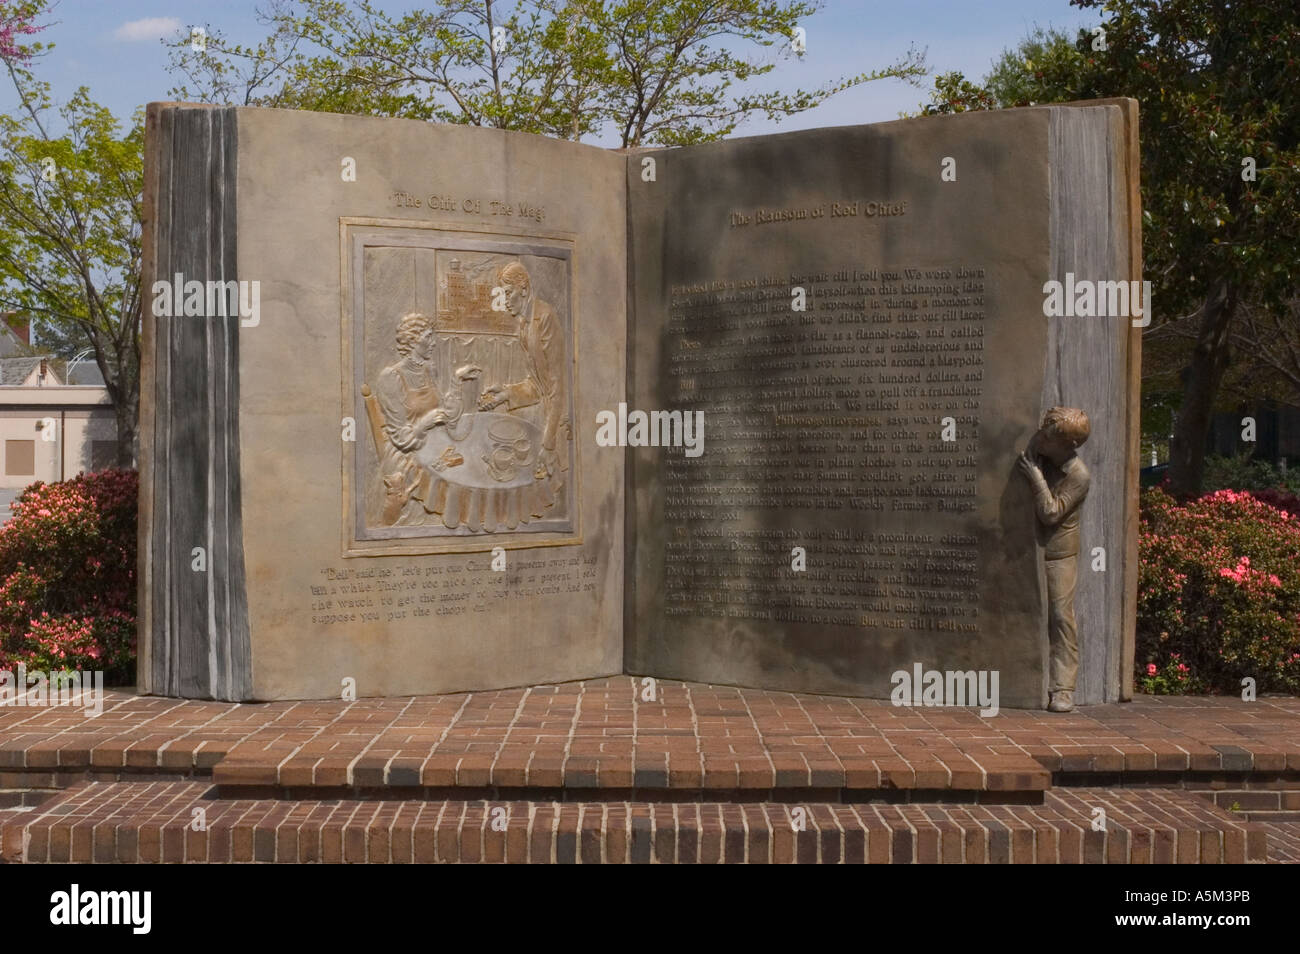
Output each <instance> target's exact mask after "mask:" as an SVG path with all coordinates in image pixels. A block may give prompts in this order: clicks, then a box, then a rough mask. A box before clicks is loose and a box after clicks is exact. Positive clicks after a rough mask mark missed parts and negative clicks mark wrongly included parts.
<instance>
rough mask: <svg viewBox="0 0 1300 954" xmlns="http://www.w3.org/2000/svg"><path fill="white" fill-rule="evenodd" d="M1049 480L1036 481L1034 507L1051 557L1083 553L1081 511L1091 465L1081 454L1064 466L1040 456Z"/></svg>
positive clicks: (1046, 553)
mask: <svg viewBox="0 0 1300 954" xmlns="http://www.w3.org/2000/svg"><path fill="white" fill-rule="evenodd" d="M1039 459H1040V461H1041V462H1042V463H1041V465H1040V468H1041V470H1042V472H1043V477H1044V480H1045V481H1046V482H1045V483H1039V482H1038V481H1035V484H1036V486H1035V488H1034V491H1035V492H1034V509H1035V511H1036V512H1037V514H1038V521H1039V534H1040V536H1039V540H1040V542H1041V543H1042V544H1043V547H1044V551H1045V552H1044V556H1045V557H1046V558H1047V559H1048V560H1059V559H1061V558H1063V557H1072V556H1077V555H1078V553H1079V511H1080V509H1081V508H1080V506H1079V505H1080V504H1081V503H1083V498H1084V497H1086V496H1088V482H1089V476H1088V468H1087V467H1085V466H1084V464H1083V461H1082V460H1081V459H1080V458H1079V455H1078V454H1075V455H1073V456H1071V457H1070V458H1069V459H1068V460H1066V461H1065V462H1064V463H1063V464H1061V466H1060V467H1057V466H1056V465H1055V464H1053V463H1052V462H1051V461H1050V460H1048V459H1046V458H1039Z"/></svg>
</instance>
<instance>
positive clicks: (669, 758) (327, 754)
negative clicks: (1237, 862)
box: [0, 676, 1300, 792]
mask: <svg viewBox="0 0 1300 954" xmlns="http://www.w3.org/2000/svg"><path fill="white" fill-rule="evenodd" d="M640 694H641V684H640V681H639V680H638V679H634V678H631V677H626V676H623V677H611V678H608V679H598V680H589V681H585V682H575V683H564V684H560V685H555V686H534V687H530V688H524V689H512V690H503V691H496V692H476V693H461V694H456V695H447V696H428V697H413V698H396V699H363V700H360V701H357V702H352V703H345V702H341V701H340V702H333V701H328V702H319V701H316V702H298V703H291V702H279V703H264V704H243V705H237V704H227V703H213V702H192V701H184V702H183V701H178V700H173V699H160V698H152V697H142V696H135V695H130V694H126V693H109V694H108V698H107V700H106V704H105V711H104V713H103V714H102V715H101V716H100V717H98V718H96V719H87V718H86V717H85V716H84V715H82V714H81V712H80V711H79V710H76V709H72V708H68V707H63V708H44V709H24V708H20V707H5V708H0V789H6V788H23V787H44V786H31V785H26V784H22V783H21V780H22V779H27V780H30V779H31V778H33V777H34V776H33V773H37V774H41V773H43V774H46V775H48V776H49V777H50V778H51V779H55V777H56V776H69V775H75V774H77V773H87V772H91V773H96V774H102V773H112V772H119V773H120V772H149V771H153V772H162V773H168V774H197V775H202V776H206V775H208V774H209V773H211V774H212V776H213V778H214V780H215V781H217V782H218V783H220V784H222V785H223V786H235V785H274V786H283V787H293V788H296V789H302V788H312V787H322V788H337V787H357V788H371V787H377V786H397V787H410V786H428V787H436V786H459V787H473V786H481V787H508V788H509V787H525V786H526V787H533V788H558V787H564V788H618V789H625V788H636V789H654V788H668V789H672V788H683V789H688V788H690V789H693V788H698V789H706V790H707V789H786V788H799V787H810V788H841V789H881V788H886V789H919V790H925V791H935V790H961V791H989V792H992V791H1043V790H1045V789H1047V788H1048V787H1049V786H1050V784H1051V773H1053V772H1065V773H1120V772H1125V773H1141V772H1162V773H1164V772H1189V771H1190V772H1281V773H1293V772H1300V699H1292V698H1270V697H1266V698H1263V699H1260V700H1257V701H1255V702H1249V703H1248V702H1242V701H1240V700H1238V699H1234V698H1229V699H1221V698H1217V697H1210V698H1206V697H1198V698H1159V699H1155V698H1146V697H1143V698H1140V699H1139V701H1136V702H1132V703H1126V704H1115V705H1103V706H1092V707H1087V708H1085V709H1081V710H1079V711H1077V712H1074V713H1070V714H1065V715H1058V714H1052V713H1046V712H1038V711H1023V710H1003V711H1002V712H1001V713H999V714H998V715H997V716H993V717H989V718H984V717H981V716H980V715H979V713H978V711H977V710H974V709H950V708H934V709H922V708H916V709H911V708H900V707H894V706H892V705H890V704H889V703H888V702H882V701H872V700H863V699H852V698H845V697H835V696H814V695H800V694H793V693H784V692H765V691H762V690H752V689H734V688H728V687H718V686H705V685H700V684H694V683H679V682H669V681H660V682H659V683H658V684H657V701H655V702H643V701H641V699H640ZM49 787H55V786H49Z"/></svg>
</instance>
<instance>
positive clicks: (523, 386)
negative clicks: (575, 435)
mask: <svg viewBox="0 0 1300 954" xmlns="http://www.w3.org/2000/svg"><path fill="white" fill-rule="evenodd" d="M501 284H502V286H503V288H504V290H505V304H506V310H507V311H509V312H510V314H511V315H513V316H514V317H515V318H516V319H517V320H518V322H519V342H520V344H521V345H522V346H523V349H524V354H525V356H526V357H527V361H528V370H527V372H526V374H525V376H524V378H523V380H521V381H515V382H513V383H511V384H505V385H493V386H492V387H489V388H487V389H485V390H484V391H483V396H482V398H481V399H480V400H479V409H480V410H484V411H489V410H491V409H493V408H495V407H498V406H499V405H501V404H504V405H506V409H507V410H510V411H514V410H517V409H519V408H523V407H529V406H531V405H534V404H538V403H540V404H541V405H542V412H543V421H544V424H543V431H542V453H541V456H540V458H539V459H538V463H537V472H536V473H535V474H534V476H535V477H536V478H537V479H538V480H544V479H545V478H546V477H548V476H550V475H553V474H555V473H556V471H557V470H567V469H568V454H567V453H564V454H560V453H557V451H556V447H555V444H556V438H557V436H558V435H559V434H560V433H561V432H564V434H565V436H566V438H567V437H568V433H569V416H568V400H567V398H566V396H565V394H564V334H563V329H561V327H560V324H559V322H558V321H557V320H556V317H555V310H554V309H553V308H552V307H551V306H550V305H549V304H547V303H546V302H544V301H542V300H541V299H539V298H537V297H536V296H535V295H534V294H533V289H532V281H531V279H530V278H529V277H528V271H527V269H525V268H524V266H523V265H521V264H519V263H518V262H511V263H510V264H509V265H506V266H505V267H504V268H503V269H501Z"/></svg>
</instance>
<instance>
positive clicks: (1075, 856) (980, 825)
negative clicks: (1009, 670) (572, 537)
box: [0, 781, 1267, 864]
mask: <svg viewBox="0 0 1300 954" xmlns="http://www.w3.org/2000/svg"><path fill="white" fill-rule="evenodd" d="M212 789H213V786H211V785H209V784H207V783H204V782H194V781H181V782H130V783H107V784H101V783H81V784H79V785H77V786H74V787H73V788H70V789H68V790H66V791H64V792H62V793H60V794H59V795H58V796H56V797H55V798H53V799H51V800H50V801H49V802H47V803H46V804H45V805H43V806H42V807H41V808H40V809H38V810H36V811H34V812H29V813H25V814H27V815H29V816H30V817H27V818H25V819H23V822H22V823H21V824H18V823H16V820H15V821H11V822H9V823H6V824H3V825H0V857H2V858H3V860H4V861H8V862H36V863H42V862H68V861H71V862H100V863H104V862H119V863H135V862H155V863H156V862H177V863H179V862H291V863H302V862H325V863H331V862H356V863H363V862H364V863H392V862H397V863H402V862H417V863H418V862H459V863H477V862H529V863H539V862H540V863H566V862H567V863H583V864H590V863H679V864H680V863H704V864H716V863H733V862H735V863H742V862H743V863H749V864H753V863H813V864H816V863H821V864H839V863H864V862H866V863H877V864H888V863H893V864H899V863H905V864H912V863H921V864H938V863H950V864H1007V863H1016V864H1058V863H1076V864H1077V863H1095V864H1150V863H1157V864H1175V863H1178V864H1219V863H1243V862H1258V861H1263V860H1265V851H1266V834H1267V833H1266V831H1265V830H1264V828H1263V826H1260V825H1255V824H1251V823H1247V822H1243V821H1240V820H1238V819H1235V818H1233V817H1231V816H1230V815H1228V814H1227V813H1225V812H1223V811H1221V810H1219V809H1217V808H1215V807H1213V806H1212V805H1210V804H1209V803H1208V802H1206V801H1205V800H1203V799H1200V798H1198V797H1196V796H1195V795H1192V794H1189V793H1186V792H1181V791H1171V792H1165V791H1156V792H1145V791H1144V792H1138V791H1133V790H1119V791H1116V790H1107V789H1074V790H1069V791H1064V792H1049V793H1048V794H1047V796H1046V799H1045V802H1044V804H1043V805H1035V806H1029V805H888V804H826V803H811V804H799V803H771V802H768V803H734V802H726V803H717V802H659V803H645V802H641V803H635V802H509V801H502V802H492V801H486V800H447V801H399V800H360V799H341V800H333V801H288V800H257V799H230V800H215V801H214V800H211V794H212ZM1099 807H1100V808H1103V809H1104V810H1105V811H1106V826H1105V830H1098V831H1094V830H1093V827H1092V819H1093V817H1094V811H1093V810H1094V809H1095V808H1099ZM196 810H202V813H203V815H202V819H203V824H202V825H196V823H195V819H196ZM800 813H802V816H801V815H800ZM494 820H495V821H496V822H497V825H496V826H495V827H494V824H493V822H494Z"/></svg>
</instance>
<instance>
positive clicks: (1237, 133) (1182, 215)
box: [986, 0, 1300, 494]
mask: <svg viewBox="0 0 1300 954" xmlns="http://www.w3.org/2000/svg"><path fill="white" fill-rule="evenodd" d="M1071 3H1072V4H1073V5H1075V6H1078V7H1080V8H1081V9H1094V8H1101V9H1102V10H1104V11H1105V12H1106V13H1107V14H1108V16H1107V18H1106V19H1105V20H1103V21H1102V22H1101V24H1100V25H1101V27H1102V29H1103V30H1104V34H1097V35H1094V33H1093V32H1092V31H1080V33H1079V35H1078V37H1077V38H1076V40H1075V42H1074V44H1073V47H1074V49H1073V51H1070V50H1068V49H1065V48H1064V45H1063V44H1062V42H1061V41H1060V37H1059V36H1053V35H1042V34H1040V35H1038V36H1037V37H1036V40H1037V41H1039V45H1038V46H1034V45H1033V44H1032V43H1030V44H1028V45H1026V44H1022V45H1021V47H1020V48H1019V49H1018V50H1016V51H1014V52H1012V53H1010V54H1008V55H1006V56H1004V57H1003V59H1002V60H1001V61H1000V62H999V64H998V66H997V67H996V68H995V69H994V71H993V73H992V74H991V75H990V77H989V80H988V82H987V83H986V89H987V91H988V93H989V95H990V96H991V97H992V98H993V99H994V100H995V101H996V102H997V103H998V105H1000V106H1013V105H1026V104H1028V102H1061V101H1066V100H1072V99H1091V98H1097V97H1107V96H1132V97H1134V98H1136V99H1137V100H1138V101H1139V103H1140V104H1141V109H1142V115H1141V138H1142V141H1141V145H1142V201H1143V209H1144V211H1143V218H1144V241H1143V255H1144V259H1145V269H1146V272H1147V275H1148V277H1149V278H1151V280H1152V282H1153V285H1154V303H1155V312H1156V313H1155V319H1156V320H1155V322H1154V323H1153V327H1152V329H1151V330H1150V332H1149V334H1150V336H1152V337H1156V338H1157V340H1158V336H1159V334H1165V335H1170V334H1171V332H1170V331H1168V330H1166V331H1163V332H1160V331H1159V330H1158V329H1160V328H1161V326H1163V325H1166V324H1171V325H1175V326H1177V327H1178V332H1177V333H1178V334H1180V335H1181V336H1182V337H1184V338H1185V339H1186V341H1187V347H1186V349H1185V362H1184V364H1183V367H1182V368H1181V370H1180V371H1179V374H1178V378H1179V380H1178V389H1179V390H1180V391H1181V401H1180V403H1179V407H1178V411H1177V414H1176V417H1175V421H1174V425H1173V427H1174V431H1173V440H1172V442H1171V461H1170V463H1171V466H1170V483H1171V490H1172V491H1173V492H1175V493H1177V494H1190V493H1194V492H1195V491H1196V490H1197V489H1198V488H1199V487H1200V484H1201V480H1202V475H1203V471H1204V460H1205V438H1206V433H1207V431H1208V428H1209V423H1210V417H1211V413H1212V411H1213V410H1214V405H1215V401H1216V397H1217V396H1218V393H1219V390H1220V387H1221V386H1222V385H1223V382H1224V380H1225V374H1226V373H1227V371H1228V369H1229V367H1230V364H1231V362H1232V357H1233V348H1232V344H1233V341H1234V338H1236V339H1237V340H1241V333H1240V330H1239V329H1240V327H1241V319H1242V315H1243V314H1245V313H1247V312H1248V311H1250V310H1251V309H1254V310H1255V311H1256V313H1259V312H1263V313H1268V314H1271V315H1273V316H1274V318H1275V319H1276V320H1277V321H1285V320H1286V315H1287V302H1288V301H1289V300H1291V299H1292V298H1294V296H1295V294H1296V291H1297V287H1298V286H1300V209H1298V208H1297V199H1296V196H1297V186H1300V89H1298V87H1297V83H1296V78H1297V75H1300V72H1298V71H1297V59H1298V58H1300V7H1297V5H1296V4H1295V0H1253V2H1251V3H1246V4H1243V3H1233V2H1229V0H1071ZM1031 40H1035V38H1033V37H1031ZM1099 41H1101V42H1100V43H1099ZM1103 45H1104V48H1102V46H1103ZM1254 327H1255V328H1256V329H1257V330H1258V329H1259V328H1260V325H1259V323H1258V322H1255V324H1254ZM1265 335H1267V332H1265ZM1254 340H1255V341H1256V342H1257V343H1265V344H1267V345H1268V346H1270V348H1272V349H1276V348H1279V347H1285V344H1284V342H1278V341H1276V340H1270V341H1267V342H1261V341H1260V340H1259V337H1258V336H1256V337H1255V339H1254Z"/></svg>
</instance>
